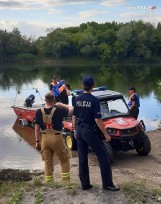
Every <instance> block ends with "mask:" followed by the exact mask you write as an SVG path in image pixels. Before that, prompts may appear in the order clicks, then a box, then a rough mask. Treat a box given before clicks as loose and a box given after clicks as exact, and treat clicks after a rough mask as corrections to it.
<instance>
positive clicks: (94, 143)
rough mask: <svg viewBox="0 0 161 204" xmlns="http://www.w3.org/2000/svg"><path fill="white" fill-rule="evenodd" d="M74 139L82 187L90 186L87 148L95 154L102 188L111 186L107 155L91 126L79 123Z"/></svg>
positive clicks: (110, 172)
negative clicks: (76, 145)
mask: <svg viewBox="0 0 161 204" xmlns="http://www.w3.org/2000/svg"><path fill="white" fill-rule="evenodd" d="M76 139H77V144H78V156H79V177H80V181H81V184H82V187H84V186H88V185H89V184H90V178H89V166H88V148H89V146H90V147H91V148H92V150H93V151H94V152H95V154H96V156H97V159H98V162H99V164H100V170H101V177H102V184H103V187H106V186H112V185H113V182H112V171H111V165H110V162H109V156H108V153H107V151H106V149H105V147H104V144H103V142H102V140H101V139H99V138H98V137H97V135H96V134H95V132H94V127H93V125H89V124H86V123H81V124H80V125H77V128H76Z"/></svg>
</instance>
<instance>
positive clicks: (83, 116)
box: [73, 76, 119, 191]
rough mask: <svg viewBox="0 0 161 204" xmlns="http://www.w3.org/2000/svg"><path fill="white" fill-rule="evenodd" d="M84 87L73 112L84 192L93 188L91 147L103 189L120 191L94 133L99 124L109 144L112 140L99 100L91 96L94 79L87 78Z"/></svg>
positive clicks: (84, 80) (100, 143) (102, 148)
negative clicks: (89, 154) (105, 124)
mask: <svg viewBox="0 0 161 204" xmlns="http://www.w3.org/2000/svg"><path fill="white" fill-rule="evenodd" d="M82 85H83V89H84V92H83V94H81V95H79V96H78V97H77V98H76V99H75V101H74V111H73V126H74V128H76V129H75V131H76V133H75V137H76V140H77V145H78V156H79V177H80V181H81V185H82V190H88V189H90V188H92V185H91V184H90V178H89V167H88V147H89V146H90V147H91V148H92V150H93V151H94V152H95V154H96V156H97V158H98V161H99V164H100V170H101V176H102V184H103V189H105V190H110V191H118V190H119V188H116V187H115V186H114V184H113V181H112V171H111V165H110V162H109V156H108V153H107V151H106V149H105V147H104V144H103V142H102V140H100V139H99V138H98V136H97V135H96V134H95V132H94V126H95V124H97V125H98V127H99V128H100V130H101V131H102V133H103V134H104V137H105V139H106V141H107V142H109V141H110V140H111V137H110V136H109V135H108V134H107V131H106V129H105V128H104V125H103V122H102V119H101V113H100V103H99V100H98V99H97V98H96V97H94V96H93V95H92V94H91V92H92V90H93V87H94V79H93V77H91V76H85V77H84V78H83V81H82Z"/></svg>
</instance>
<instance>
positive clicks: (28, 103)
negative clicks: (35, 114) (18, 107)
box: [24, 94, 35, 107]
mask: <svg viewBox="0 0 161 204" xmlns="http://www.w3.org/2000/svg"><path fill="white" fill-rule="evenodd" d="M34 100H35V96H34V95H33V94H31V95H30V96H28V97H27V98H26V100H25V102H24V106H26V107H32V104H33V103H34V102H35V101H34Z"/></svg>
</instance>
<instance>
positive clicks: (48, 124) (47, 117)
mask: <svg viewBox="0 0 161 204" xmlns="http://www.w3.org/2000/svg"><path fill="white" fill-rule="evenodd" d="M55 110H56V108H52V110H51V112H50V114H49V115H47V114H46V113H45V110H44V108H41V112H42V116H43V122H44V124H45V126H46V129H53V128H52V117H53V114H54V112H55Z"/></svg>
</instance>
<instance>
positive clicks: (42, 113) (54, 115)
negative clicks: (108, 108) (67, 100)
mask: <svg viewBox="0 0 161 204" xmlns="http://www.w3.org/2000/svg"><path fill="white" fill-rule="evenodd" d="M45 101H46V105H45V107H44V108H41V109H38V110H37V112H36V122H35V139H36V148H37V149H40V148H41V153H42V160H43V161H44V162H45V169H44V172H45V180H46V181H52V180H53V171H54V167H53V156H54V153H55V154H56V155H57V156H58V158H59V160H60V165H61V171H62V172H61V177H62V180H63V181H69V180H70V164H69V154H68V150H67V148H66V146H65V144H64V139H63V136H62V134H61V129H62V121H63V118H64V117H65V116H67V115H68V114H72V110H73V107H72V106H69V105H66V104H62V103H60V102H58V103H57V104H56V105H57V106H53V105H54V95H53V94H52V93H47V94H46V95H45ZM41 133H42V139H41V144H40V134H41Z"/></svg>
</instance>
